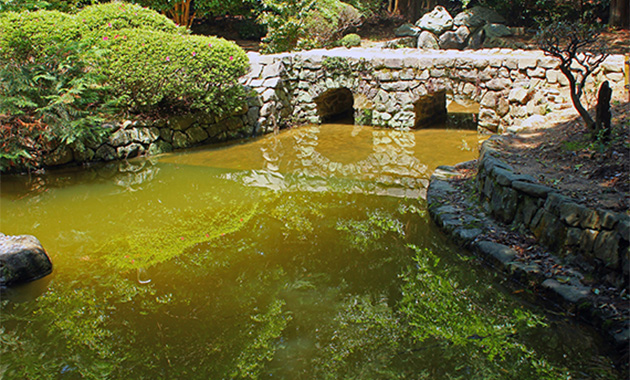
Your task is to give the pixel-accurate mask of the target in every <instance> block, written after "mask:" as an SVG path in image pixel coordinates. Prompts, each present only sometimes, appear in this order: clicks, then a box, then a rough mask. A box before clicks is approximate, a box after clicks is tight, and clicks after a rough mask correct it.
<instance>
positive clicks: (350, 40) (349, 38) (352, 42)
mask: <svg viewBox="0 0 630 380" xmlns="http://www.w3.org/2000/svg"><path fill="white" fill-rule="evenodd" d="M339 45H341V46H345V47H347V48H350V47H355V46H361V37H360V36H359V35H358V34H355V33H350V34H346V35H345V36H343V38H342V39H340V40H339Z"/></svg>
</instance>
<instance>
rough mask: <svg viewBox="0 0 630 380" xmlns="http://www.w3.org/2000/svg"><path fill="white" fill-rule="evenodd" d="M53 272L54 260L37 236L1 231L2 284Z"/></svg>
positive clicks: (29, 279) (8, 284)
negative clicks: (9, 233)
mask: <svg viewBox="0 0 630 380" xmlns="http://www.w3.org/2000/svg"><path fill="white" fill-rule="evenodd" d="M51 272H52V262H51V261H50V258H49V257H48V255H47V254H46V251H45V250H44V248H43V247H42V245H41V243H40V242H39V240H37V238H36V237H34V236H30V235H20V236H7V235H4V234H2V233H0V286H10V285H14V284H19V283H23V282H29V281H34V280H37V279H39V278H42V277H44V276H46V275H48V274H50V273H51Z"/></svg>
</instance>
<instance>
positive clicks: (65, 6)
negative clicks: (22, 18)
mask: <svg viewBox="0 0 630 380" xmlns="http://www.w3.org/2000/svg"><path fill="white" fill-rule="evenodd" d="M89 1H90V0H45V1H44V0H0V12H22V11H37V10H46V11H60V12H74V11H76V10H77V9H79V8H81V7H82V6H83V5H84V4H85V3H86V2H89Z"/></svg>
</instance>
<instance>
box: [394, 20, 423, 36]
mask: <svg viewBox="0 0 630 380" xmlns="http://www.w3.org/2000/svg"><path fill="white" fill-rule="evenodd" d="M420 32H422V29H420V28H418V27H415V26H413V25H412V24H409V23H407V24H402V25H401V26H399V27H398V28H396V29H395V30H394V35H396V37H417V36H418V35H420Z"/></svg>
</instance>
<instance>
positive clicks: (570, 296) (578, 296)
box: [542, 278, 591, 303]
mask: <svg viewBox="0 0 630 380" xmlns="http://www.w3.org/2000/svg"><path fill="white" fill-rule="evenodd" d="M542 287H543V288H545V289H547V290H549V291H552V292H553V293H555V294H556V296H557V297H559V298H560V299H562V300H564V301H565V302H569V303H578V302H580V301H581V300H583V299H586V298H588V297H589V296H590V294H591V288H589V287H587V286H576V285H570V284H561V283H560V282H558V281H556V280H554V279H551V278H549V279H547V280H545V281H543V283H542Z"/></svg>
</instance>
